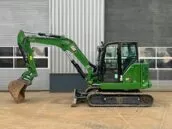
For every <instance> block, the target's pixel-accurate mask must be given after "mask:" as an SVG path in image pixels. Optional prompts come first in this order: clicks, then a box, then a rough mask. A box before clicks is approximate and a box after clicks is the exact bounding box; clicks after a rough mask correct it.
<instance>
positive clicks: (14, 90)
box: [8, 79, 28, 103]
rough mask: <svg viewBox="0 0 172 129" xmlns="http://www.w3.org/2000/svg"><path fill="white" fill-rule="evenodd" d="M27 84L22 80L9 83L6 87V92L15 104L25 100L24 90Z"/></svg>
mask: <svg viewBox="0 0 172 129" xmlns="http://www.w3.org/2000/svg"><path fill="white" fill-rule="evenodd" d="M27 86H28V84H27V83H26V81H24V80H22V79H18V80H14V81H11V82H10V83H9V85H8V91H9V92H10V94H11V96H12V97H13V99H14V101H15V102H16V103H21V102H23V101H24V99H25V90H26V88H27Z"/></svg>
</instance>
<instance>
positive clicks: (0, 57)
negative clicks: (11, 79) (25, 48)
mask: <svg viewBox="0 0 172 129" xmlns="http://www.w3.org/2000/svg"><path fill="white" fill-rule="evenodd" d="M0 47H9V48H13V56H0V59H8V58H9V59H13V67H11V68H3V67H0V70H1V69H8V70H9V69H20V70H24V69H26V67H25V68H17V67H15V59H22V58H23V57H22V56H16V55H15V48H16V47H18V46H0ZM33 47H38V48H39V47H47V48H48V56H47V57H46V56H34V58H35V59H47V60H48V67H46V68H36V69H50V54H51V52H50V50H51V48H50V46H44V45H33Z"/></svg>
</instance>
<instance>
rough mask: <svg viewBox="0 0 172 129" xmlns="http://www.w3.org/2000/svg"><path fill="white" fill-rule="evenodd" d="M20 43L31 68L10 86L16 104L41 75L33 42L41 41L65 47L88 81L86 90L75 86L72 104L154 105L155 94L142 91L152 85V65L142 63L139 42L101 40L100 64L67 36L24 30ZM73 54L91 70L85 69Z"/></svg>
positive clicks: (21, 31) (72, 61) (19, 45)
mask: <svg viewBox="0 0 172 129" xmlns="http://www.w3.org/2000/svg"><path fill="white" fill-rule="evenodd" d="M17 42H18V47H19V49H20V52H21V54H22V56H23V60H24V62H25V66H26V67H27V70H26V71H25V72H24V73H23V74H22V75H21V77H20V78H18V79H17V80H14V81H11V82H10V83H9V85H8V90H9V92H10V94H11V96H12V97H13V99H14V101H15V102H16V103H21V102H23V101H24V100H25V91H26V88H27V87H28V86H30V85H31V84H32V81H33V79H34V78H35V77H37V76H38V73H37V70H36V65H35V60H34V57H33V50H32V48H31V43H39V44H44V45H53V46H56V47H59V48H61V49H62V50H63V51H64V52H65V53H66V54H67V56H68V57H69V59H70V61H71V63H72V64H73V66H74V67H75V68H76V69H77V71H78V73H79V74H80V75H81V77H82V78H83V79H84V80H85V81H86V82H87V85H88V87H87V88H86V89H85V90H84V91H79V90H77V89H74V98H73V102H72V106H76V105H77V104H78V103H81V102H87V103H88V105H89V106H91V107H109V106H110V107H115V106H120V107H126V106H127V107H150V106H152V104H153V97H152V96H151V95H149V94H146V93H145V92H142V91H141V90H142V89H147V88H150V87H151V86H152V84H151V82H150V80H149V65H148V64H147V63H145V62H139V59H138V46H137V42H112V43H103V42H101V45H100V46H98V58H97V64H96V65H94V64H92V63H91V62H90V61H89V60H88V59H87V58H86V56H85V55H84V54H83V53H82V52H81V50H80V49H79V48H78V46H77V44H76V43H75V42H74V41H72V40H71V39H69V38H66V37H65V36H59V35H52V34H45V33H28V32H24V31H23V30H20V32H19V33H18V38H17ZM72 55H73V56H74V57H76V58H75V60H76V59H77V60H78V61H80V63H81V64H82V65H83V66H84V68H85V69H86V71H87V72H85V73H84V72H83V70H82V68H81V67H80V66H79V64H78V63H76V61H75V60H74V58H72Z"/></svg>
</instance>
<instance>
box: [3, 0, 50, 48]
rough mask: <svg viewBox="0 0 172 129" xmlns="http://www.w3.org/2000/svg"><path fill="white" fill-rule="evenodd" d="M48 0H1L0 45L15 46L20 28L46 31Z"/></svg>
mask: <svg viewBox="0 0 172 129" xmlns="http://www.w3.org/2000/svg"><path fill="white" fill-rule="evenodd" d="M48 2H49V1H48V0H29V1H28V0H1V1H0V14H1V15H0V41H1V43H0V46H3V45H6V46H7V45H9V46H10V45H14V46H15V45H16V36H17V33H18V31H19V30H20V29H23V30H25V31H32V32H48V31H49V30H48V28H49V26H48V25H49V19H48V15H49V14H48V12H49V10H48V4H49V3H48Z"/></svg>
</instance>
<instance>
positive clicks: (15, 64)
mask: <svg viewBox="0 0 172 129" xmlns="http://www.w3.org/2000/svg"><path fill="white" fill-rule="evenodd" d="M32 49H33V51H34V52H33V56H34V60H35V64H36V67H37V68H49V59H50V58H49V47H43V46H36V47H35V46H34V47H32ZM0 68H26V67H25V63H24V61H23V57H22V55H21V53H20V50H19V48H18V47H0Z"/></svg>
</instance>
